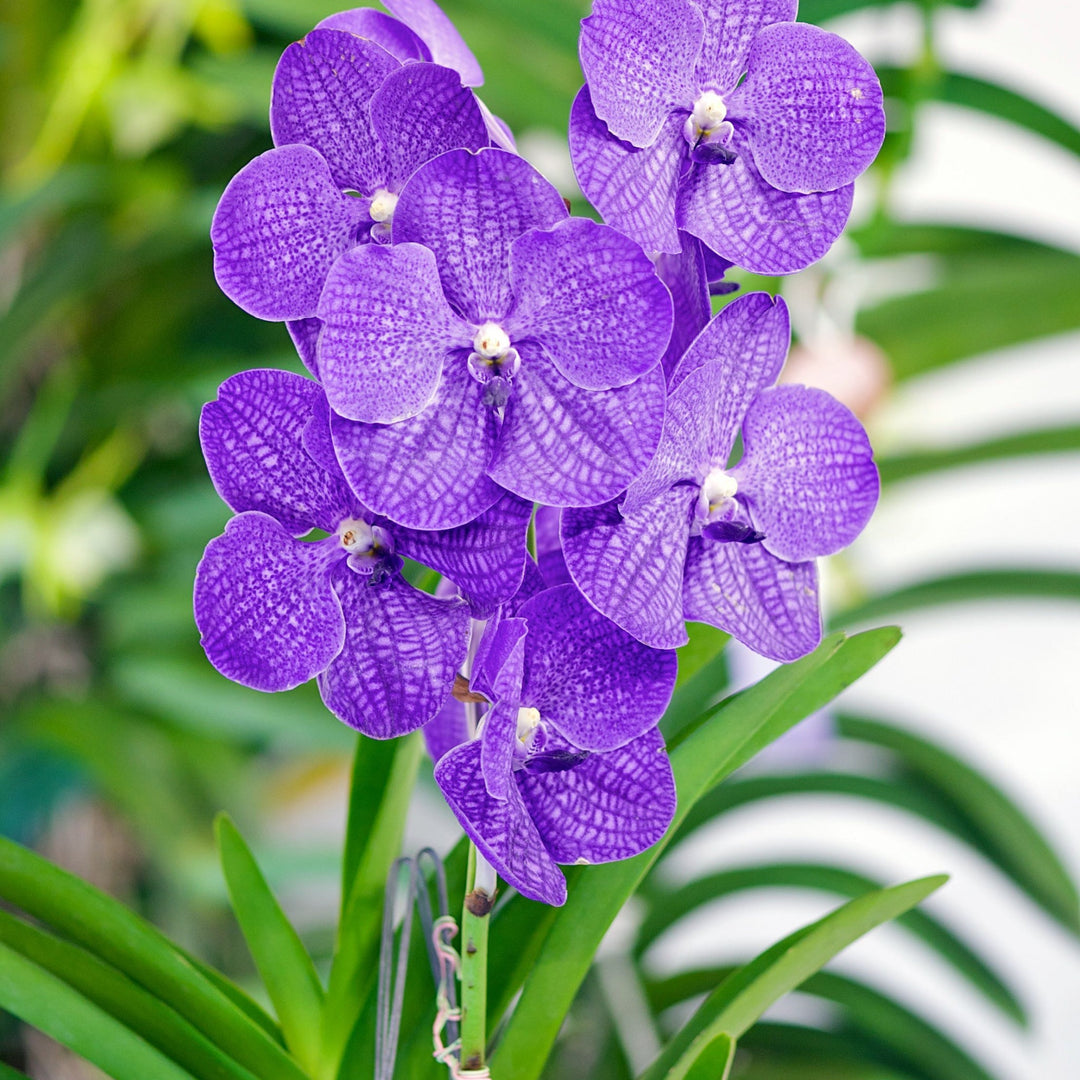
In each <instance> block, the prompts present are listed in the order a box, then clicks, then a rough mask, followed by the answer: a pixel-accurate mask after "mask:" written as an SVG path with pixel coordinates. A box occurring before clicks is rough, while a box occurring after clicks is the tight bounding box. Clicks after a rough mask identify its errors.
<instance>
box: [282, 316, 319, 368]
mask: <svg viewBox="0 0 1080 1080" xmlns="http://www.w3.org/2000/svg"><path fill="white" fill-rule="evenodd" d="M285 329H286V330H288V331H289V337H291V338H292V343H293V345H295V346H296V353H297V355H298V356H299V357H300V360H301V362H302V363H303V365H304V367H306V368H307V369H308V371H310V372H311V374H312V375H314V376H315V378H316V379H317V378H318V377H319V367H318V360H317V359H316V349H317V347H318V344H319V331H320V330H321V329H322V320H321V319H316V318H315V317H314V316H312V317H311V318H308V319H290V320H289V321H288V322H287V323H286V324H285Z"/></svg>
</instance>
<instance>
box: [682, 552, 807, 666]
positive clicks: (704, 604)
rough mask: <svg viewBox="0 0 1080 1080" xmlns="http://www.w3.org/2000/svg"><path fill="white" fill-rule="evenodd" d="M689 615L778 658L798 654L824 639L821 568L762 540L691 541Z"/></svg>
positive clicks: (685, 584) (686, 610) (685, 606)
mask: <svg viewBox="0 0 1080 1080" xmlns="http://www.w3.org/2000/svg"><path fill="white" fill-rule="evenodd" d="M683 613H684V614H685V616H686V618H687V619H693V620H695V621H697V622H703V623H708V624H709V625H710V626H717V627H719V628H720V629H721V630H726V631H727V632H728V633H729V634H731V636H732V637H734V638H737V639H738V640H739V641H741V642H742V643H743V644H744V645H747V646H749V647H750V648H751V649H753V650H754V651H755V652H758V653H761V655H762V656H767V657H769V658H770V659H772V660H783V661H787V660H797V659H798V658H799V657H800V656H805V655H806V654H807V653H808V652H812V651H813V650H814V649H816V648H817V646H818V644H819V642H820V641H821V613H820V611H819V610H818V597H817V569H816V567H815V565H814V563H813V562H800V563H787V562H783V561H782V560H781V559H778V558H776V556H775V555H773V554H771V553H770V552H769V551H767V550H766V549H765V548H764V547H763V546H762V545H761V544H718V543H715V542H712V541H709V540H703V539H701V537H694V538H693V539H691V541H690V550H689V551H688V553H687V558H686V576H685V580H684V582H683Z"/></svg>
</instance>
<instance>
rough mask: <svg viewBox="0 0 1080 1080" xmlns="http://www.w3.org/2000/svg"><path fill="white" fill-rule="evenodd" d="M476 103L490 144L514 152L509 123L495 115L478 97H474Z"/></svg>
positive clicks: (512, 134)
mask: <svg viewBox="0 0 1080 1080" xmlns="http://www.w3.org/2000/svg"><path fill="white" fill-rule="evenodd" d="M476 104H477V105H479V106H480V112H481V114H482V115H483V117H484V123H485V124H486V125H487V131H488V137H489V138H490V139H491V145H492V146H497V147H499V149H500V150H509V151H510V153H512V154H516V153H517V143H515V142H514V133H513V132H512V131H511V130H510V125H509V124H508V123H507V122H506V121H505V120H504V119H503V118H502V117H501V116H496V115H495V114H494V113H493V112H492V111H491V110H490V109H489V108H488V107H487V106H486V105H485V104H484V103H483V102H482V101H481V100H480V98H477V99H476Z"/></svg>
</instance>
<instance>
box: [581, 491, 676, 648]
mask: <svg viewBox="0 0 1080 1080" xmlns="http://www.w3.org/2000/svg"><path fill="white" fill-rule="evenodd" d="M696 498H697V491H696V490H695V489H694V488H692V487H676V488H672V489H671V490H669V491H664V492H661V493H660V494H659V495H657V496H656V498H654V499H653V500H652V501H651V502H649V503H646V504H645V505H644V506H643V507H642V508H641V509H639V510H637V511H636V512H635V513H633V514H629V515H628V516H626V517H624V516H623V515H622V514H621V513H620V512H619V508H618V506H617V505H616V504H615V503H607V504H605V505H604V506H597V507H588V508H586V509H583V510H564V511H563V523H562V539H563V551H564V554H565V556H566V564H567V566H568V567H569V570H570V573H571V575H572V576H573V579H574V582H575V583H576V584H577V586H578V588H579V589H581V591H582V592H583V593H584V594H585V596H586V598H587V599H588V600H589V602H590V603H591V604H594V605H595V606H596V607H597V608H598V609H599V610H600V611H602V612H603V613H604V614H605V615H606V616H607V617H608V618H609V619H611V620H612V621H613V622H615V623H617V624H618V625H619V626H621V627H622V628H623V630H625V631H626V632H627V633H629V634H631V635H632V636H633V637H635V638H636V639H637V640H638V641H641V642H644V643H645V644H646V645H650V646H652V647H653V648H656V649H675V648H678V647H679V646H680V645H685V644H686V641H687V637H686V627H685V625H684V624H683V616H682V582H683V563H684V562H685V560H686V545H687V542H688V540H689V537H690V514H691V510H692V504H693V503H694V501H695V500H696Z"/></svg>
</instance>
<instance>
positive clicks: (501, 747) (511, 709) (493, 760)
mask: <svg viewBox="0 0 1080 1080" xmlns="http://www.w3.org/2000/svg"><path fill="white" fill-rule="evenodd" d="M516 651H517V653H518V655H519V656H520V654H521V651H522V647H521V646H520V645H519V646H518V648H517V650H516ZM519 667H520V661H519ZM517 715H518V703H517V699H516V698H515V699H512V700H504V701H496V702H495V704H494V705H492V706H491V708H490V709H488V711H487V712H486V713H484V727H483V730H482V731H481V732H480V770H481V772H483V774H484V786H485V787H486V788H487V792H488V794H489V795H490V796H491V797H492V798H493V799H505V798H507V796H508V795H509V794H510V788H511V787H513V785H514V779H513V773H512V770H513V765H514V739H515V738H517Z"/></svg>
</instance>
